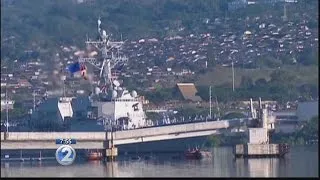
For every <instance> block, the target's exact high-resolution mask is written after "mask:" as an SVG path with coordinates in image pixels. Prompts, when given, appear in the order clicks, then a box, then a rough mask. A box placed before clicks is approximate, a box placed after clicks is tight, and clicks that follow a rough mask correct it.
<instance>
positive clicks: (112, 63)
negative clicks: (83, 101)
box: [79, 17, 128, 95]
mask: <svg viewBox="0 0 320 180" xmlns="http://www.w3.org/2000/svg"><path fill="white" fill-rule="evenodd" d="M97 27H98V33H99V39H98V40H97V41H92V40H90V39H89V38H87V40H86V42H85V43H86V44H87V45H93V46H94V47H96V49H97V50H98V51H100V52H101V55H102V58H100V59H96V58H83V57H81V58H79V62H80V63H84V62H87V63H89V64H92V65H93V66H94V67H96V68H98V69H99V70H100V71H99V76H98V77H99V81H98V85H99V86H102V87H103V89H104V91H101V92H100V93H104V95H109V94H108V91H107V89H108V90H111V92H112V90H114V87H113V85H114V84H113V81H112V76H111V69H113V68H115V67H116V66H117V65H119V64H120V63H124V62H126V61H127V60H128V58H127V57H125V56H123V57H121V56H119V55H118V56H113V52H112V51H113V50H114V49H116V50H118V54H119V49H120V48H121V47H122V45H123V44H124V42H123V41H118V42H117V41H111V40H110V37H111V36H110V35H108V34H107V32H106V30H103V29H101V17H99V18H98V21H97ZM92 94H93V95H94V94H95V93H92Z"/></svg>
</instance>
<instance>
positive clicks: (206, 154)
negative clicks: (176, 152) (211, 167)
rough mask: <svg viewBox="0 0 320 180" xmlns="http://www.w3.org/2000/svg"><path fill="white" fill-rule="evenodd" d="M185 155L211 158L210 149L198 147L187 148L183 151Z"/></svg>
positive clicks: (187, 156)
mask: <svg viewBox="0 0 320 180" xmlns="http://www.w3.org/2000/svg"><path fill="white" fill-rule="evenodd" d="M185 157H186V158H187V159H202V158H211V157H212V153H211V152H210V151H204V150H200V149H199V148H195V149H192V150H190V149H189V150H188V151H187V152H185Z"/></svg>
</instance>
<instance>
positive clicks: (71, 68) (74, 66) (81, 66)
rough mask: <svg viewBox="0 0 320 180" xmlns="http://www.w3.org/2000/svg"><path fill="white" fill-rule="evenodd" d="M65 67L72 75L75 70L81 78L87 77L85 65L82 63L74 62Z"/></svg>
mask: <svg viewBox="0 0 320 180" xmlns="http://www.w3.org/2000/svg"><path fill="white" fill-rule="evenodd" d="M67 69H68V71H69V72H70V73H71V74H72V75H73V74H74V73H76V72H80V74H81V76H82V77H83V79H85V80H87V79H88V75H87V67H86V65H84V64H83V63H79V62H75V63H73V64H71V65H69V66H68V68H67Z"/></svg>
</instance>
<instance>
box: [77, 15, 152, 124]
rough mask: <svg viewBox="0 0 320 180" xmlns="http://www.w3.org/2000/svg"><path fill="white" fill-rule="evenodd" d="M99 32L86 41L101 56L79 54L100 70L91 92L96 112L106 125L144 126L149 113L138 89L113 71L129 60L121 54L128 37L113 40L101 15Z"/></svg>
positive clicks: (86, 61)
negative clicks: (125, 84)
mask: <svg viewBox="0 0 320 180" xmlns="http://www.w3.org/2000/svg"><path fill="white" fill-rule="evenodd" d="M98 33H99V38H98V39H96V40H91V39H89V38H87V40H86V41H85V43H86V44H87V45H88V46H93V47H95V48H96V49H97V50H98V51H99V52H100V53H99V54H100V57H99V58H92V57H81V58H79V62H80V63H89V64H91V65H93V67H95V68H98V69H99V70H100V72H99V74H98V77H99V81H98V84H97V86H93V92H92V94H91V95H90V96H89V99H90V101H91V105H92V107H93V109H95V110H94V113H95V114H96V117H98V121H103V124H104V125H105V127H106V128H107V126H108V125H110V126H114V125H116V126H117V127H120V129H132V128H138V127H143V126H145V121H146V116H145V113H144V110H143V107H142V102H141V101H140V98H139V97H138V94H137V92H136V91H134V90H133V91H132V92H129V91H128V90H127V89H126V88H125V87H122V86H121V84H120V83H119V81H118V80H114V79H113V77H112V74H111V70H113V69H116V68H118V67H123V66H124V65H125V63H126V62H127V61H128V58H127V57H126V56H123V55H122V56H121V55H120V50H121V47H122V46H123V44H124V41H111V35H108V34H107V33H106V31H105V30H102V29H101V19H100V18H99V19H98ZM115 52H116V53H115ZM115 54H116V55H115ZM118 71H119V69H118ZM110 126H109V127H110Z"/></svg>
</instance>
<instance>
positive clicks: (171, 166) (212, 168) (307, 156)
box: [1, 145, 319, 177]
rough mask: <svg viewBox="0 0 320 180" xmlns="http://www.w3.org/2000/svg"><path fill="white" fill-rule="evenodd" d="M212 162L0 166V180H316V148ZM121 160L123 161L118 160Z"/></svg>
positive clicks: (226, 150) (221, 152)
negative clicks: (95, 179)
mask: <svg viewBox="0 0 320 180" xmlns="http://www.w3.org/2000/svg"><path fill="white" fill-rule="evenodd" d="M212 153H213V156H214V157H213V158H209V159H202V160H183V159H182V160H173V159H172V158H171V157H172V155H170V154H162V155H159V154H158V155H155V159H152V160H125V159H130V158H129V157H121V158H119V159H120V160H118V161H116V162H113V163H104V162H100V161H98V162H86V161H78V162H75V163H74V164H73V165H71V166H61V165H59V164H58V163H57V162H55V161H42V162H1V177H318V176H319V172H318V166H319V163H318V146H317V145H314V146H295V147H291V152H290V153H289V154H288V155H287V157H286V158H284V159H277V158H272V159H236V160H235V159H233V155H232V148H231V147H220V148H213V149H212ZM121 159H122V160H121Z"/></svg>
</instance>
